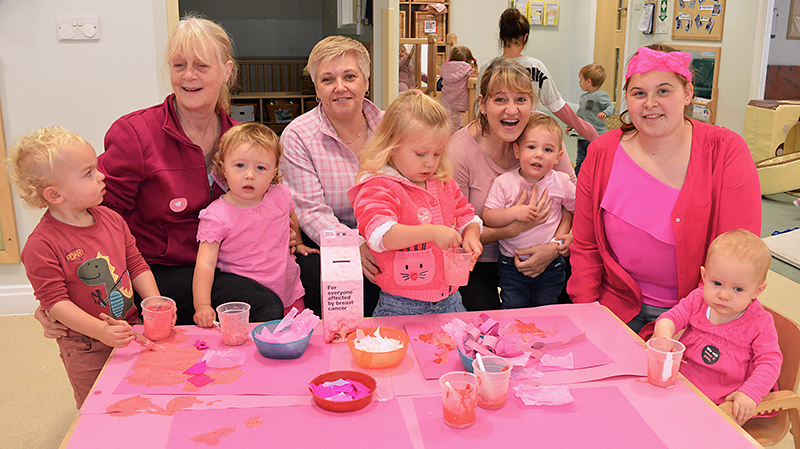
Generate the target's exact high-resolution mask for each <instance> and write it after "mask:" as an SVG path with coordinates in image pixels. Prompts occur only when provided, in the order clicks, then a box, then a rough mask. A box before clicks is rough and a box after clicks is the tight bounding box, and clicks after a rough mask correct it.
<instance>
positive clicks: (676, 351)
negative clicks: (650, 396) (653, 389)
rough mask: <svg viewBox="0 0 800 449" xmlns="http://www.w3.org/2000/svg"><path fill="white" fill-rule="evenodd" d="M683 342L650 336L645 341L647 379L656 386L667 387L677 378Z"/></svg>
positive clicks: (673, 383) (683, 347) (684, 348)
mask: <svg viewBox="0 0 800 449" xmlns="http://www.w3.org/2000/svg"><path fill="white" fill-rule="evenodd" d="M684 350H686V346H684V345H683V343H681V342H679V341H677V340H672V339H670V338H651V339H650V340H648V341H647V381H648V382H650V383H651V384H653V385H655V386H657V387H666V388H669V387H671V386H673V385H675V382H676V381H677V380H678V369H679V368H680V366H681V359H682V358H683V351H684Z"/></svg>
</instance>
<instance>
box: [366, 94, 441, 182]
mask: <svg viewBox="0 0 800 449" xmlns="http://www.w3.org/2000/svg"><path fill="white" fill-rule="evenodd" d="M412 136H414V137H420V136H424V137H425V138H426V139H430V140H431V141H435V140H437V139H441V140H445V141H447V140H449V138H450V122H449V118H448V115H447V112H446V111H445V110H444V108H443V107H442V105H441V104H439V102H437V101H436V100H434V99H432V98H431V97H429V96H427V95H425V94H424V93H422V91H420V90H413V89H412V90H407V91H405V92H403V93H402V94H400V96H399V97H397V99H396V100H394V101H393V102H392V104H390V105H389V108H388V109H387V110H386V114H385V115H384V116H383V119H382V120H381V123H380V125H378V128H377V129H376V130H375V135H374V136H372V138H371V139H370V140H369V141H368V142H367V144H366V146H365V147H364V149H363V150H362V152H361V157H360V160H361V170H359V172H358V175H357V176H356V179H360V178H361V175H362V174H367V173H379V172H380V171H381V169H382V168H383V167H384V166H386V165H388V166H390V167H392V168H394V169H396V168H397V167H395V166H394V164H393V163H392V154H394V152H395V150H397V149H398V148H400V147H401V146H402V145H403V144H405V143H406V142H407V141H408V139H409V138H410V137H412ZM452 172H453V170H452V165H451V163H450V160H449V158H448V157H447V145H445V148H443V154H442V158H441V159H440V160H439V166H438V167H437V168H436V171H435V172H434V174H433V176H432V178H433V179H437V180H440V181H448V180H450V178H451V177H452Z"/></svg>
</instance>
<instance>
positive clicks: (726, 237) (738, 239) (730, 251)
mask: <svg viewBox="0 0 800 449" xmlns="http://www.w3.org/2000/svg"><path fill="white" fill-rule="evenodd" d="M716 253H722V254H724V255H725V256H727V257H730V258H732V259H736V260H738V261H739V262H741V263H744V264H747V265H749V266H751V267H752V268H753V271H754V274H755V275H756V276H757V278H758V279H759V282H764V280H765V279H766V278H767V272H768V271H769V264H770V262H772V254H771V253H770V251H769V247H768V246H767V244H766V243H764V241H763V240H761V238H759V237H758V236H757V235H755V234H753V233H752V232H750V231H748V230H745V229H734V230H732V231H728V232H725V233H723V234H720V235H719V236H717V238H715V239H714V241H712V242H711V245H709V246H708V253H707V254H706V261H705V264H706V266H707V265H708V264H709V261H710V260H711V256H712V255H714V254H716Z"/></svg>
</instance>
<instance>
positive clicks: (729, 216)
mask: <svg viewBox="0 0 800 449" xmlns="http://www.w3.org/2000/svg"><path fill="white" fill-rule="evenodd" d="M726 134H727V138H725V139H721V140H720V142H719V145H722V146H726V147H727V148H726V149H725V165H724V173H723V175H722V189H721V192H720V198H719V208H718V210H719V221H718V223H719V225H718V229H717V230H716V235H719V234H722V233H723V232H727V231H730V230H731V229H738V228H743V229H747V230H748V231H750V232H752V233H753V234H755V235H761V183H760V182H759V180H758V173H757V172H756V167H755V163H754V162H753V157H752V155H751V154H750V150H749V149H748V147H747V144H746V143H745V141H744V139H742V137H741V136H739V135H738V134H736V133H734V132H732V131H729V132H728V133H726Z"/></svg>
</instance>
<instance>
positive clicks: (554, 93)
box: [481, 8, 597, 141]
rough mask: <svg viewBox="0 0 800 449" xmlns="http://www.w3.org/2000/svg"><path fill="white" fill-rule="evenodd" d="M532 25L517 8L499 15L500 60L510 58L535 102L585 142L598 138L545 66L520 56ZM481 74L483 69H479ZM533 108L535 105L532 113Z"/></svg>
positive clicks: (534, 59) (537, 61)
mask: <svg viewBox="0 0 800 449" xmlns="http://www.w3.org/2000/svg"><path fill="white" fill-rule="evenodd" d="M530 32H531V25H530V22H529V21H528V18H527V17H525V14H522V13H521V12H520V11H519V10H518V9H517V8H508V9H506V10H505V11H503V13H502V14H501V15H500V43H501V44H502V46H503V55H502V57H503V58H508V59H513V60H514V61H517V62H518V63H520V64H521V65H522V66H523V67H525V69H526V70H527V71H528V74H529V75H530V78H531V82H532V85H533V92H534V93H535V94H536V97H537V101H540V102H541V103H542V104H543V105H544V107H546V108H547V109H549V110H550V112H552V113H553V115H555V116H556V117H558V118H559V120H561V121H562V122H564V123H566V124H567V126H569V127H571V128H574V129H575V131H577V132H578V134H580V135H581V136H583V138H584V139H586V140H588V141H592V140H594V139H596V138H597V131H596V130H595V129H594V127H593V126H592V125H590V124H589V123H587V122H586V121H585V120H583V119H581V118H580V117H578V116H577V115H576V114H575V111H573V110H572V108H571V107H570V106H569V105H568V104H567V103H566V102H565V101H564V99H563V98H561V94H560V93H558V88H556V83H555V81H553V78H552V77H551V76H550V72H549V71H547V67H545V65H544V63H543V62H542V61H540V60H538V59H536V58H531V57H530V56H523V54H522V50H524V49H525V47H526V46H527V45H528V37H529V36H530ZM481 73H483V70H481ZM535 109H536V105H535V104H534V110H535Z"/></svg>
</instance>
